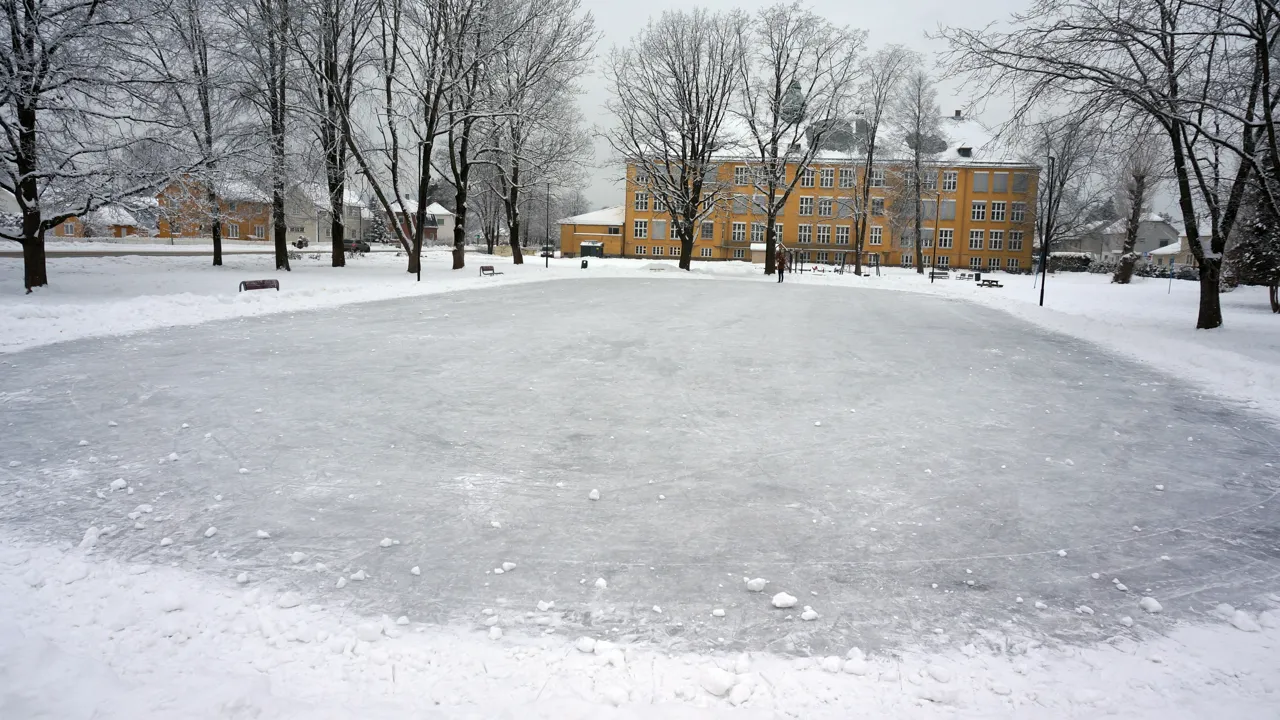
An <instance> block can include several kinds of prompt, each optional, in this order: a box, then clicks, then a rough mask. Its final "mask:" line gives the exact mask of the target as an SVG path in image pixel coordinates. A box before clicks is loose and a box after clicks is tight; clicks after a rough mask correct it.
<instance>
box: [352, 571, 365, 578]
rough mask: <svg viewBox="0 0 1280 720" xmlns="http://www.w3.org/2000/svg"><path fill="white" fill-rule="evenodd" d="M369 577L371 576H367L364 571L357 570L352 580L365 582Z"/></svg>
mask: <svg viewBox="0 0 1280 720" xmlns="http://www.w3.org/2000/svg"><path fill="white" fill-rule="evenodd" d="M368 577H369V576H368V575H366V574H365V572H364V570H357V571H355V572H354V573H352V575H351V579H352V580H364V579H366V578H368Z"/></svg>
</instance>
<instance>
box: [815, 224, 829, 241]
mask: <svg viewBox="0 0 1280 720" xmlns="http://www.w3.org/2000/svg"><path fill="white" fill-rule="evenodd" d="M818 244H819V245H830V244H831V226H830V225H819V226H818Z"/></svg>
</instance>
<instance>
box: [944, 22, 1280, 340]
mask: <svg viewBox="0 0 1280 720" xmlns="http://www.w3.org/2000/svg"><path fill="white" fill-rule="evenodd" d="M1275 9H1276V8H1275V4H1274V3H1273V2H1269V1H1268V0H1261V2H1260V3H1255V2H1253V0H1220V1H1216V0H1215V1H1212V2H1211V1H1210V0H1147V1H1146V2H1142V3H1134V2H1124V1H1123V0H1111V1H1109V2H1103V3H1098V2H1094V1H1093V0H1037V2H1035V3H1034V4H1033V6H1032V7H1031V9H1030V10H1028V11H1027V12H1026V13H1023V14H1018V15H1015V16H1014V17H1013V23H1012V25H1013V27H1012V29H1010V30H1008V31H1002V30H996V29H994V28H987V29H984V30H977V31H974V30H964V29H956V28H951V29H944V30H943V32H942V36H943V37H944V38H945V39H947V40H948V41H949V42H950V43H951V47H952V52H951V59H952V60H953V62H954V63H955V68H956V69H957V70H959V71H960V72H962V73H964V74H966V75H968V76H969V77H970V78H971V79H973V80H975V81H976V82H977V87H978V88H979V90H980V92H981V93H982V94H1006V95H1014V96H1016V101H1017V104H1016V108H1015V113H1017V114H1025V113H1027V112H1029V111H1030V110H1031V108H1032V107H1033V106H1035V105H1037V104H1040V103H1044V102H1064V103H1071V102H1075V103H1077V104H1079V103H1089V104H1100V105H1103V106H1104V107H1108V108H1109V109H1111V110H1113V111H1115V112H1117V113H1122V112H1125V111H1129V112H1137V113H1141V114H1143V115H1145V116H1147V117H1149V118H1150V119H1151V120H1153V121H1154V122H1155V123H1156V124H1157V125H1158V126H1159V128H1160V131H1161V134H1162V135H1163V136H1164V139H1165V142H1167V144H1168V152H1169V154H1170V156H1171V158H1172V166H1173V176H1174V182H1175V186H1176V188H1177V192H1178V202H1179V207H1180V209H1181V212H1182V217H1183V224H1184V227H1185V230H1186V236H1187V242H1188V246H1189V248H1190V250H1191V252H1192V254H1193V255H1194V256H1195V258H1196V261H1197V263H1198V264H1199V268H1200V308H1199V313H1198V317H1197V320H1196V327H1198V328H1215V327H1219V326H1221V325H1222V309H1221V304H1220V302H1219V299H1218V292H1219V280H1220V271H1221V265H1222V254H1223V251H1224V249H1225V247H1226V243H1227V242H1228V239H1229V237H1230V233H1231V231H1232V228H1233V226H1234V225H1235V220H1236V215H1237V213H1238V210H1239V204H1240V199H1241V197H1242V196H1243V193H1244V189H1245V187H1246V185H1247V182H1248V179H1249V175H1250V173H1251V172H1254V171H1255V170H1257V171H1259V172H1260V171H1261V169H1260V168H1259V165H1260V164H1261V162H1260V161H1261V160H1262V157H1261V155H1260V153H1259V147H1260V145H1261V146H1263V147H1267V148H1268V150H1267V153H1266V154H1267V155H1268V156H1271V155H1270V150H1269V148H1270V145H1269V143H1271V142H1272V141H1271V139H1270V138H1272V137H1274V134H1275V133H1274V120H1273V118H1274V109H1275V105H1276V99H1277V98H1278V97H1280V91H1278V90H1277V88H1276V87H1275V86H1276V85H1277V83H1275V82H1273V81H1268V78H1269V77H1270V72H1271V66H1272V64H1273V63H1274V47H1275V44H1274V42H1275V37H1276V36H1275V32H1274V27H1275V23H1276V13H1275ZM1242 27H1244V28H1247V30H1246V31H1245V32H1239V29H1240V28H1242ZM1233 67H1235V68H1236V69H1237V71H1235V72H1231V71H1230V70H1231V68H1233ZM1241 70H1242V71H1241ZM1220 151H1221V152H1230V153H1233V154H1235V155H1236V158H1237V161H1236V162H1235V163H1234V167H1232V165H1231V164H1228V163H1226V162H1224V161H1223V159H1222V158H1221V157H1220V155H1219V152H1220ZM1203 219H1207V220H1208V226H1209V227H1208V229H1209V232H1208V233H1207V237H1206V236H1205V235H1206V234H1205V233H1204V232H1203V231H1202V220H1203Z"/></svg>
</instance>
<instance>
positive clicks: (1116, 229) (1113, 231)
mask: <svg viewBox="0 0 1280 720" xmlns="http://www.w3.org/2000/svg"><path fill="white" fill-rule="evenodd" d="M1127 222H1128V221H1126V220H1124V219H1120V220H1116V221H1114V222H1112V223H1111V224H1110V225H1107V226H1106V227H1105V228H1103V229H1102V230H1100V231H1099V232H1100V233H1101V234H1103V235H1123V234H1124V232H1125V226H1126V224H1127ZM1138 222H1140V223H1144V222H1145V223H1166V224H1169V225H1172V223H1169V221H1168V220H1165V219H1164V218H1163V217H1161V216H1160V214H1159V213H1147V214H1146V215H1143V216H1142V217H1141V218H1140V219H1139V220H1138Z"/></svg>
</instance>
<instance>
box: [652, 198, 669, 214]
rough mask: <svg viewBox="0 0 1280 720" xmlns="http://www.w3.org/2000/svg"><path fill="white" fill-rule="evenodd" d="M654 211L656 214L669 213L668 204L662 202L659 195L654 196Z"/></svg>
mask: <svg viewBox="0 0 1280 720" xmlns="http://www.w3.org/2000/svg"><path fill="white" fill-rule="evenodd" d="M653 211H654V212H666V211H667V203H666V202H664V201H663V200H662V198H660V197H658V196H657V195H654V196H653Z"/></svg>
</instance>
